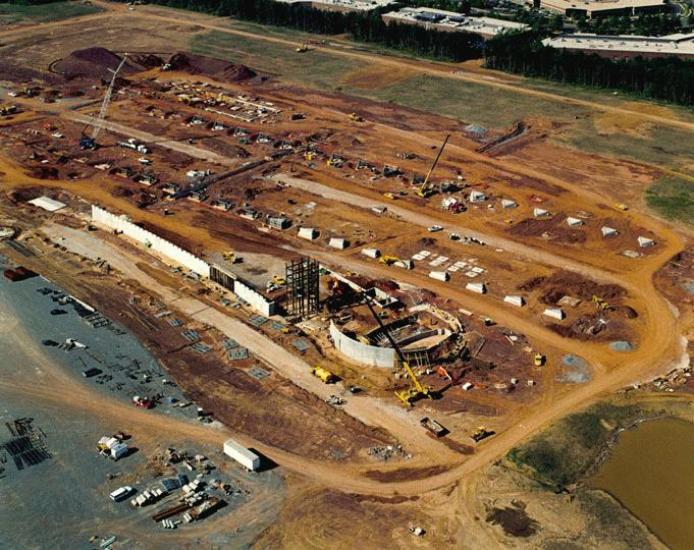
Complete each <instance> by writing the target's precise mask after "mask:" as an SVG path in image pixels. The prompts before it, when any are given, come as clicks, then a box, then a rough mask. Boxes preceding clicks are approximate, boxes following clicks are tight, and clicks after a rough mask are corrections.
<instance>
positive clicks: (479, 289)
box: [465, 283, 487, 294]
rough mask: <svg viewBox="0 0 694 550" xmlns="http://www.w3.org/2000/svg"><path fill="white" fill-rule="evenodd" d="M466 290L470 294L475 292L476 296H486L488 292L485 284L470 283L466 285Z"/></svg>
mask: <svg viewBox="0 0 694 550" xmlns="http://www.w3.org/2000/svg"><path fill="white" fill-rule="evenodd" d="M465 288H466V290H469V291H470V292H475V293H476V294H484V293H485V292H487V287H486V286H484V283H468V284H466V285H465Z"/></svg>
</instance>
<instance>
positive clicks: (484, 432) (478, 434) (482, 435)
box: [470, 426, 496, 443]
mask: <svg viewBox="0 0 694 550" xmlns="http://www.w3.org/2000/svg"><path fill="white" fill-rule="evenodd" d="M495 433H496V432H495V431H494V430H488V429H487V428H485V427H484V426H480V427H479V428H477V429H476V430H475V431H474V432H472V434H471V435H470V438H471V439H472V440H473V441H474V442H475V443H478V442H480V441H482V440H483V439H486V438H488V437H490V436H492V435H494V434H495Z"/></svg>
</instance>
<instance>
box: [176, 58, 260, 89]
mask: <svg viewBox="0 0 694 550" xmlns="http://www.w3.org/2000/svg"><path fill="white" fill-rule="evenodd" d="M169 65H171V69H172V70H174V71H183V72H186V73H189V74H201V75H205V76H209V77H210V78H213V79H214V80H218V81H220V82H243V81H244V80H250V79H251V78H255V77H256V76H257V73H256V72H255V71H253V70H251V69H249V68H248V67H246V66H245V65H235V64H233V63H228V62H227V61H223V60H221V59H215V58H213V57H205V56H203V55H194V54H189V53H177V54H175V55H174V56H172V57H171V59H169Z"/></svg>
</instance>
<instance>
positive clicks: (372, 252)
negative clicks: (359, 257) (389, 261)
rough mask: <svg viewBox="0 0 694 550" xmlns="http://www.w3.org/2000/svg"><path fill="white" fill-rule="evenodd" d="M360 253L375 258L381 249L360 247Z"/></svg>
mask: <svg viewBox="0 0 694 550" xmlns="http://www.w3.org/2000/svg"><path fill="white" fill-rule="evenodd" d="M361 253H362V254H363V255H364V256H367V257H368V258H373V259H376V258H378V257H379V256H380V255H381V251H380V250H379V249H378V248H362V249H361Z"/></svg>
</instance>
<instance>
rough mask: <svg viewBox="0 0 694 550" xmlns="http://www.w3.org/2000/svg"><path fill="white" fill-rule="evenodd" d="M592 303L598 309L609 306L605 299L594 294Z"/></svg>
mask: <svg viewBox="0 0 694 550" xmlns="http://www.w3.org/2000/svg"><path fill="white" fill-rule="evenodd" d="M593 303H594V304H595V305H596V306H597V308H598V309H603V310H604V309H607V308H608V307H610V304H608V303H607V302H606V301H605V300H603V299H602V298H600V296H596V295H595V294H593Z"/></svg>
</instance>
